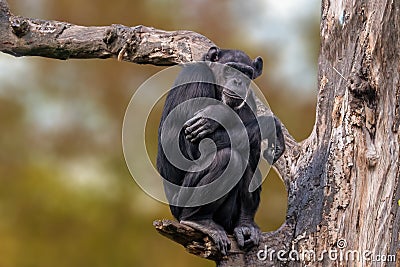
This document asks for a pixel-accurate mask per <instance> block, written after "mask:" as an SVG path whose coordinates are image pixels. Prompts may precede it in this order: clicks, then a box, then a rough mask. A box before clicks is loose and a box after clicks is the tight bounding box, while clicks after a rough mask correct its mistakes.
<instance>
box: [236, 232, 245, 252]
mask: <svg viewBox="0 0 400 267" xmlns="http://www.w3.org/2000/svg"><path fill="white" fill-rule="evenodd" d="M234 232H235V237H236V241H237V243H238V245H239V247H240V248H243V247H244V236H243V233H242V229H241V228H236V229H235V230H234Z"/></svg>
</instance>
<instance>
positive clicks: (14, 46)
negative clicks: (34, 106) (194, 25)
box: [0, 0, 214, 65]
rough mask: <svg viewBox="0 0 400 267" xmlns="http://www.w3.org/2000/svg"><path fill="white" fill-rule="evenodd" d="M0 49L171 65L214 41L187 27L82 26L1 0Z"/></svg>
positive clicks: (23, 53)
mask: <svg viewBox="0 0 400 267" xmlns="http://www.w3.org/2000/svg"><path fill="white" fill-rule="evenodd" d="M0 4H1V10H0V36H2V38H1V40H0V51H2V52H4V53H8V54H11V55H13V56H17V57H20V56H41V57H48V58H55V59H62V60H66V59H70V58H80V59H89V58H101V59H105V58H118V59H119V60H124V61H129V62H133V63H139V64H153V65H174V64H179V63H184V62H190V61H196V60H200V59H201V57H202V55H203V54H204V51H207V50H208V48H209V47H211V46H213V45H214V44H213V42H211V41H210V40H209V39H207V38H206V37H204V36H203V35H201V34H198V33H195V32H192V31H162V30H158V29H154V28H151V27H146V26H136V27H126V26H123V25H111V26H103V27H84V26H77V25H73V24H70V23H66V22H60V21H47V20H39V19H30V18H24V17H20V16H14V15H13V14H11V12H10V10H9V8H8V5H7V3H6V1H4V0H0Z"/></svg>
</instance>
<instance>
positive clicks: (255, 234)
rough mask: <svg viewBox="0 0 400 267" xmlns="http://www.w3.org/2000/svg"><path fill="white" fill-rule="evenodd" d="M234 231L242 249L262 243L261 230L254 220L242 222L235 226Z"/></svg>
mask: <svg viewBox="0 0 400 267" xmlns="http://www.w3.org/2000/svg"><path fill="white" fill-rule="evenodd" d="M233 233H234V235H235V237H236V241H237V243H238V245H239V247H240V248H241V249H243V248H250V247H252V246H257V245H258V244H259V243H260V238H261V230H260V228H258V226H257V225H256V224H255V223H254V222H249V223H242V224H240V225H239V226H237V227H235V229H234V230H233Z"/></svg>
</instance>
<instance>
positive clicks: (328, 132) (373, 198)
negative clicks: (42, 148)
mask: <svg viewBox="0 0 400 267" xmlns="http://www.w3.org/2000/svg"><path fill="white" fill-rule="evenodd" d="M0 8H1V12H0V36H1V40H0V51H2V52H5V53H9V54H12V55H15V56H32V55H37V56H44V57H52V58H58V59H68V58H110V57H114V58H119V59H120V60H126V61H131V62H135V63H148V64H155V65H169V64H177V63H181V62H188V61H192V60H198V59H200V57H201V55H202V54H203V53H204V52H206V51H207V50H208V48H209V47H210V46H212V45H213V43H212V42H211V41H209V40H208V39H207V38H205V37H204V36H201V35H199V34H196V33H193V32H187V31H177V32H165V31H160V30H156V29H153V28H148V27H144V26H138V27H133V28H128V27H125V26H122V25H112V26H109V27H82V26H76V25H72V24H68V23H63V22H56V21H41V20H35V19H27V18H21V17H15V16H13V15H12V14H11V13H10V12H9V10H8V7H7V4H6V2H5V1H4V0H0ZM321 16H322V18H321V54H320V58H319V94H318V104H317V110H316V112H317V116H316V117H317V119H316V122H315V125H314V129H313V132H312V134H311V135H310V137H309V138H307V139H306V140H305V141H303V142H301V143H297V142H295V140H294V139H293V138H292V137H291V136H290V134H289V133H288V131H287V130H286V129H285V131H284V132H285V138H286V148H287V150H286V152H285V154H284V156H283V157H282V158H281V159H280V160H279V161H278V162H277V163H276V164H275V166H274V167H275V168H276V169H277V170H278V172H279V173H280V174H281V176H282V178H283V180H284V182H285V184H286V187H287V190H288V196H289V199H288V212H287V217H286V222H285V223H284V224H283V225H282V227H281V228H280V229H278V230H277V231H275V232H269V233H264V234H263V238H262V241H261V244H260V246H259V247H258V248H253V249H252V250H250V251H241V250H239V249H238V248H237V246H236V245H235V244H234V246H233V248H232V250H231V251H230V253H229V255H228V256H226V257H222V255H221V254H220V253H219V252H218V250H217V249H216V248H215V246H214V245H213V243H212V242H211V241H210V239H209V238H208V237H207V236H206V235H205V234H203V233H201V232H199V231H197V230H194V229H192V228H190V227H187V226H184V225H182V224H179V223H177V222H172V221H167V220H164V221H155V222H154V226H155V227H156V229H157V230H158V231H159V232H160V233H161V234H163V235H165V236H167V237H168V238H170V239H172V240H174V241H175V242H178V243H180V244H182V245H183V246H185V247H186V248H187V250H188V251H189V252H190V253H193V254H196V255H198V256H201V257H204V258H208V259H211V260H214V261H215V262H217V265H218V266H280V265H283V266H286V265H288V266H304V265H310V266H400V242H399V241H400V211H399V204H398V200H399V199H400V187H399V177H400V151H399V149H400V148H399V147H400V146H399V145H400V144H399V143H400V137H399V130H400V129H399V127H400V74H399V73H400V45H399V44H400V38H399V37H400V1H396V0H376V1H356V0H323V1H322V10H321ZM265 112H269V111H268V110H267V109H266V108H265V107H264V106H262V105H259V113H260V114H262V113H265ZM232 241H233V243H235V242H234V240H233V239H232ZM265 248H268V249H269V250H268V254H267V255H266V254H265V253H264V254H263V253H261V254H260V250H264V249H265ZM272 250H274V251H275V252H272ZM279 250H282V251H281V252H280V253H278V251H279ZM296 251H297V252H296ZM261 252H262V251H261ZM264 252H265V251H264ZM324 252H325V253H324ZM327 252H329V253H327ZM334 252H336V253H337V254H335V253H334ZM368 252H370V253H371V254H369V253H368ZM314 253H315V254H314ZM396 254H397V265H396V263H395V262H394V257H392V256H391V255H396ZM335 255H336V260H334V259H332V257H333V256H335ZM379 255H382V256H385V257H386V260H385V261H384V262H379V261H377V258H376V257H377V256H379ZM264 256H265V257H264ZM314 256H315V258H314ZM363 256H364V257H365V259H363ZM352 257H353V258H354V259H353V258H352ZM359 257H360V259H358V258H359ZM279 258H288V259H290V258H292V259H293V260H288V261H283V260H282V259H279ZM373 260H375V261H373Z"/></svg>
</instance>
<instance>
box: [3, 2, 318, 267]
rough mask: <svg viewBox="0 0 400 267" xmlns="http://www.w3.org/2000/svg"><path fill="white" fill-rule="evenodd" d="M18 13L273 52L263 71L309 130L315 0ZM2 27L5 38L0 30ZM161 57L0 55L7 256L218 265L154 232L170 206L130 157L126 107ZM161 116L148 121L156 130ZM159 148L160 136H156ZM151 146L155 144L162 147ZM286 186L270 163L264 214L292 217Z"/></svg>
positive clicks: (46, 263) (8, 262)
mask: <svg viewBox="0 0 400 267" xmlns="http://www.w3.org/2000/svg"><path fill="white" fill-rule="evenodd" d="M9 4H10V6H11V9H12V11H13V13H15V14H19V15H23V16H27V17H36V18H43V19H54V20H62V21H68V22H71V23H74V24H81V25H109V24H113V23H114V24H117V23H118V24H124V25H127V26H135V25H139V24H143V25H146V26H153V27H156V28H161V29H165V30H177V29H187V30H193V31H197V32H199V33H201V34H204V35H205V36H207V37H209V38H210V39H211V40H213V41H214V42H215V43H216V44H218V45H219V46H220V47H223V48H237V49H241V50H244V51H246V52H247V53H248V54H249V55H251V56H252V57H253V58H254V57H256V56H262V57H263V58H264V62H265V66H264V74H263V75H262V76H261V77H260V78H258V79H257V80H256V83H257V85H258V86H259V87H260V88H261V89H262V90H263V92H264V94H265V96H266V98H267V99H268V101H269V104H270V106H271V108H272V110H273V111H274V113H275V114H276V115H277V116H278V117H279V118H280V119H281V120H282V122H283V123H284V124H285V125H286V127H287V128H288V129H289V131H290V132H291V133H292V134H293V136H294V137H295V138H296V139H297V140H298V141H301V140H302V139H304V138H306V137H307V136H308V135H309V133H310V132H311V129H312V126H313V123H314V116H315V104H316V91H317V90H316V88H317V86H316V74H317V57H318V52H319V12H320V3H319V1H317V0H299V1H291V0H280V1H274V0H247V1H241V0H229V1H228V0H219V1H215V0H148V1H130V0H118V1H106V0H85V1H81V0H58V1H51V0H9ZM0 38H1V37H0ZM161 69H162V68H161V67H155V66H147V65H134V64H130V63H125V62H117V61H115V60H70V61H58V60H51V59H44V58H14V57H11V56H9V55H6V54H0V267H14V266H15V267H19V266H21V267H22V266H32V267H34V266H40V267H53V266H58V267H63V266H74V267H79V266H98V267H102V266H130V267H131V266H174V267H180V266H193V267H195V266H213V263H212V262H209V261H206V260H203V259H200V258H197V257H195V256H192V255H190V254H188V253H186V252H185V251H184V249H183V248H182V247H180V246H179V245H177V244H176V243H174V242H172V241H170V240H168V239H166V238H164V237H162V236H161V235H159V234H157V232H156V231H155V230H154V228H153V226H152V222H153V220H155V219H161V218H172V217H171V215H170V213H169V209H168V206H167V205H165V204H162V203H159V202H157V201H156V200H153V199H152V198H151V197H149V196H148V195H146V194H145V193H144V192H142V191H141V190H140V188H139V187H138V186H137V185H136V184H135V182H134V180H133V179H132V177H131V176H130V174H129V171H128V169H127V167H126V165H125V161H124V157H123V153H122V145H121V132H122V121H123V117H124V112H125V109H126V107H127V105H128V103H129V100H130V98H131V96H132V95H133V93H134V92H135V90H136V89H137V88H138V87H139V85H140V84H141V83H142V82H144V81H145V80H146V79H148V78H149V77H151V76H152V75H153V74H155V73H156V72H158V71H160V70H161ZM157 127H158V125H157V123H153V124H152V125H148V129H149V131H150V133H149V134H150V135H151V134H152V135H154V136H153V138H149V140H153V139H154V137H155V135H156V132H157ZM148 147H149V148H150V149H151V148H153V149H155V147H156V144H148ZM152 154H155V153H154V151H153V153H152ZM286 205H287V200H286V190H285V187H284V185H283V183H282V182H281V180H280V179H279V177H278V176H277V175H276V174H275V173H274V172H273V171H271V172H270V174H269V175H268V177H267V179H266V181H265V182H264V184H263V194H262V201H261V206H260V209H259V212H258V214H257V218H256V219H257V222H258V224H259V225H260V227H261V228H262V230H263V231H272V230H275V229H277V228H279V226H280V225H281V224H282V223H283V221H284V219H285V213H286Z"/></svg>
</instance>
